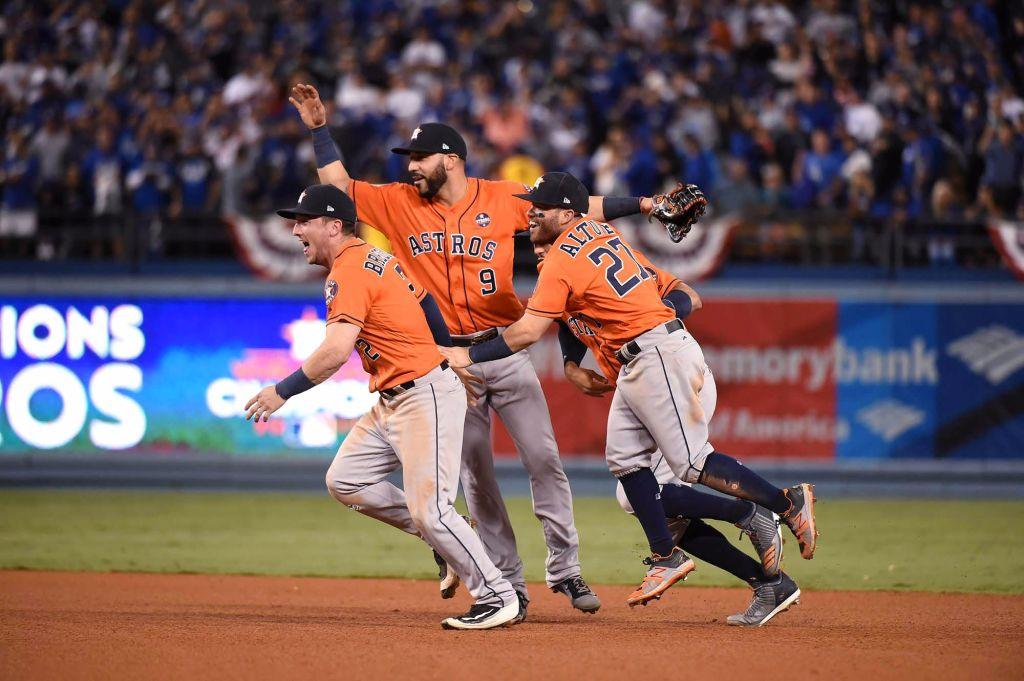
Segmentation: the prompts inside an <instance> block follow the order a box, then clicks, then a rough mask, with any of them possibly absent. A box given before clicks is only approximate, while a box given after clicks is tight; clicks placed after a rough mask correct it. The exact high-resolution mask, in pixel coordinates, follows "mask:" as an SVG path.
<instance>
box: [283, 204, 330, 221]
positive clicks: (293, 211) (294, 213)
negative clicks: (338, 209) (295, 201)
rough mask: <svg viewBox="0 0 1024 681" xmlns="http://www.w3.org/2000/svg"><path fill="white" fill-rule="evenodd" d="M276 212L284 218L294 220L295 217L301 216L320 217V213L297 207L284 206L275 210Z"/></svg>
mask: <svg viewBox="0 0 1024 681" xmlns="http://www.w3.org/2000/svg"><path fill="white" fill-rule="evenodd" d="M277 214H278V215H280V216H281V217H283V218H284V219H285V220H294V219H295V218H297V217H299V216H302V217H307V218H318V217H321V215H320V213H310V212H308V211H304V210H299V207H298V206H296V207H295V208H285V209H283V210H279V211H277Z"/></svg>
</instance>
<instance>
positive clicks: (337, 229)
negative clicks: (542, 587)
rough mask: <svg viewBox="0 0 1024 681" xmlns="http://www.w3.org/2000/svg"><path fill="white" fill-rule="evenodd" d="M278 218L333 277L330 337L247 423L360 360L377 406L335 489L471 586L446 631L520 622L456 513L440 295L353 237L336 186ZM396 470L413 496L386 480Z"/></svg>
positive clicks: (457, 442)
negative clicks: (466, 605) (465, 605)
mask: <svg viewBox="0 0 1024 681" xmlns="http://www.w3.org/2000/svg"><path fill="white" fill-rule="evenodd" d="M278 214H279V215H281V216H282V217H284V218H287V219H293V220H295V226H294V228H293V230H292V233H293V234H294V235H295V236H296V237H298V238H299V240H300V241H301V242H302V244H303V253H304V254H305V255H306V259H307V261H308V262H309V263H310V264H314V265H321V266H323V267H326V268H328V269H329V270H330V273H329V274H328V276H327V281H326V283H325V285H324V295H325V298H326V302H327V334H326V337H325V339H324V341H323V342H322V343H321V344H320V346H319V347H318V348H317V349H316V350H315V351H314V352H313V354H312V355H310V356H309V358H308V359H307V360H306V361H305V362H304V363H303V365H302V366H301V367H300V368H299V369H297V370H296V371H295V372H294V373H293V374H292V375H290V376H288V377H287V378H285V379H284V380H282V381H280V382H279V383H278V384H277V385H274V386H268V387H266V388H264V389H263V390H261V391H260V392H259V393H258V394H257V395H256V396H254V397H253V398H252V399H250V400H249V401H248V403H247V404H246V412H247V413H246V418H247V419H256V420H257V421H258V420H259V419H261V418H262V419H263V420H264V421H266V420H267V419H268V418H269V417H270V415H271V414H272V413H274V412H275V411H277V410H278V409H279V408H280V407H281V406H282V405H284V403H285V401H286V400H287V399H288V398H289V397H292V396H293V395H297V394H298V393H301V392H303V391H305V390H308V389H310V388H312V387H313V386H314V385H316V384H318V383H321V382H323V381H325V380H326V379H328V378H329V377H330V376H331V375H333V374H334V373H335V372H336V371H337V370H338V369H339V368H340V367H341V365H342V364H344V363H345V362H346V361H347V360H348V359H349V357H350V356H351V354H352V352H353V349H355V350H357V351H358V353H359V357H360V360H361V361H362V363H363V368H364V369H365V370H366V371H367V373H369V374H370V376H371V382H370V390H371V391H376V392H379V393H380V400H379V401H378V402H377V403H376V404H375V405H374V406H373V408H372V409H371V410H370V411H369V412H367V413H366V414H364V415H363V416H362V417H361V418H360V419H359V421H358V422H357V423H356V425H355V427H354V428H353V429H352V431H351V432H350V433H349V434H348V437H346V438H345V441H344V443H342V445H341V448H340V449H339V450H338V454H337V456H335V458H334V461H333V463H331V466H330V468H329V469H328V471H327V478H326V480H327V488H328V490H329V491H330V493H331V495H332V496H333V497H334V498H335V499H337V500H338V501H340V502H341V503H343V504H345V505H346V506H349V507H350V508H353V509H355V510H357V511H359V512H360V513H363V514H365V515H368V516H370V517H371V518H376V519H378V520H381V521H383V522H385V523H387V524H389V525H392V526H394V527H397V528H399V529H401V530H403V531H405V532H408V533H410V534H414V535H416V536H419V537H421V538H423V539H424V540H425V541H426V542H427V543H428V544H429V545H430V546H431V547H433V549H434V550H435V551H436V552H437V553H439V554H440V555H441V556H442V557H443V558H444V560H445V562H446V563H447V564H448V565H449V566H451V567H452V568H453V569H454V570H455V572H456V573H457V574H458V575H460V577H461V578H462V579H463V580H464V581H465V582H466V586H467V588H468V589H469V592H470V594H471V595H472V596H473V599H474V603H473V606H472V607H471V608H470V609H469V611H468V612H467V613H465V614H464V615H460V616H455V617H449V618H447V619H445V620H444V621H442V622H441V626H442V627H444V628H446V629H491V628H494V627H498V626H503V625H507V624H510V623H515V620H516V619H517V618H518V617H519V614H520V610H521V606H520V604H519V599H518V598H517V597H516V592H515V590H514V589H513V588H512V585H511V584H510V583H509V582H508V580H507V579H505V578H504V577H503V576H502V574H501V572H500V570H498V568H497V567H496V566H495V565H494V563H493V562H492V561H491V559H490V558H489V557H488V556H487V553H486V551H485V549H484V546H483V544H482V542H481V541H480V538H479V537H478V536H477V535H476V533H474V532H473V530H472V529H471V528H470V526H469V524H468V523H467V522H466V521H465V519H463V518H462V517H461V516H460V515H459V514H458V513H457V512H456V511H455V508H454V506H453V503H454V501H455V495H456V491H457V490H458V471H459V458H460V452H461V449H462V431H463V422H464V418H463V417H464V414H465V411H466V403H467V396H466V390H465V389H464V387H463V385H462V384H461V383H460V381H459V378H458V377H457V376H456V374H455V373H454V372H453V371H452V370H451V369H449V367H448V363H447V362H446V361H445V360H444V358H443V357H442V356H441V354H440V353H439V352H438V349H437V345H436V343H437V339H436V335H437V333H438V332H437V331H436V330H434V329H432V328H431V327H432V326H434V327H436V325H437V324H438V323H440V312H439V311H438V310H437V309H436V304H434V303H433V302H432V300H433V299H432V297H430V296H428V295H427V294H426V292H425V291H424V290H423V289H421V288H419V287H418V286H416V285H415V284H414V283H413V282H411V281H410V280H409V279H408V278H407V277H406V276H405V273H404V272H403V271H402V268H401V266H400V265H399V264H398V261H397V260H396V259H395V258H394V257H392V256H391V255H390V254H388V253H385V252H384V251H382V250H380V249H378V248H373V247H372V246H370V245H369V244H367V243H365V242H364V241H362V240H361V239H359V238H358V237H356V236H355V227H356V209H355V206H354V205H353V204H352V200H351V199H350V198H349V197H348V196H347V195H345V194H344V192H342V191H340V190H339V189H337V188H336V187H334V186H331V185H314V186H312V187H308V188H306V190H305V191H303V192H302V194H301V195H300V196H299V200H298V204H297V205H296V206H295V207H294V208H291V209H288V210H280V211H278ZM442 329H443V324H442ZM442 335H443V334H442ZM399 466H401V467H402V468H403V476H404V482H405V490H406V491H405V492H403V491H402V490H401V489H399V488H398V487H396V486H394V485H392V484H391V483H390V482H388V481H387V480H386V477H387V475H388V474H389V473H391V472H392V471H394V470H395V469H397V468H398V467H399Z"/></svg>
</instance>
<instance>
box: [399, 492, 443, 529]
mask: <svg viewBox="0 0 1024 681" xmlns="http://www.w3.org/2000/svg"><path fill="white" fill-rule="evenodd" d="M406 502H407V505H408V507H409V515H410V516H412V522H413V524H414V525H416V527H418V528H419V529H420V531H429V529H430V528H432V527H433V526H434V524H435V523H436V522H437V513H436V511H435V509H434V508H433V507H432V506H431V505H430V504H429V503H418V502H416V501H414V500H413V499H412V498H411V497H409V498H407V499H406Z"/></svg>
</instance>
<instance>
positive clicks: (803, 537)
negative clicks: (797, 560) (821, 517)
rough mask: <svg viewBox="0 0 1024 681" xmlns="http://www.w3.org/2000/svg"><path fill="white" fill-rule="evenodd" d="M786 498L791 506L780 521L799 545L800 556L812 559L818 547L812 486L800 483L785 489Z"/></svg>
mask: <svg viewBox="0 0 1024 681" xmlns="http://www.w3.org/2000/svg"><path fill="white" fill-rule="evenodd" d="M786 496H787V497H789V501H790V503H792V504H793V505H792V506H791V507H790V509H789V511H787V512H786V513H785V514H784V515H783V516H782V521H783V522H784V523H786V525H787V526H788V527H789V529H790V530H792V532H793V536H795V537H796V541H797V543H799V544H800V555H801V556H803V557H804V558H806V559H807V560H810V559H811V558H814V549H815V548H816V547H817V545H818V527H817V525H815V523H814V485H809V484H807V483H806V482H801V483H800V484H799V485H795V486H793V487H787V488H786Z"/></svg>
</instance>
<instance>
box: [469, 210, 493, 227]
mask: <svg viewBox="0 0 1024 681" xmlns="http://www.w3.org/2000/svg"><path fill="white" fill-rule="evenodd" d="M473 220H474V221H475V222H476V224H477V225H479V226H480V227H487V226H489V225H490V224H491V216H490V215H488V214H487V213H477V214H476V217H475V218H473Z"/></svg>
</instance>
